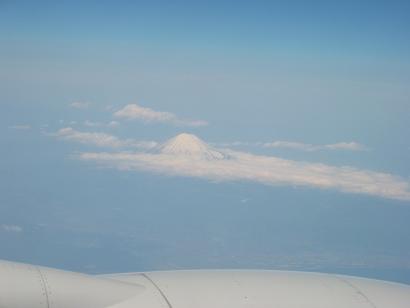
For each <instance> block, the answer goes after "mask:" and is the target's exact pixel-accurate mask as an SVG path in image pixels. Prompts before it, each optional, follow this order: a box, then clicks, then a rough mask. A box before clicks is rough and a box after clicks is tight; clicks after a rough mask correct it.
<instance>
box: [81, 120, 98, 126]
mask: <svg viewBox="0 0 410 308" xmlns="http://www.w3.org/2000/svg"><path fill="white" fill-rule="evenodd" d="M84 125H85V126H88V127H98V126H102V125H103V124H102V123H101V122H93V121H90V120H86V121H84Z"/></svg>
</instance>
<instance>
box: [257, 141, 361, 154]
mask: <svg viewBox="0 0 410 308" xmlns="http://www.w3.org/2000/svg"><path fill="white" fill-rule="evenodd" d="M263 146H264V147H265V148H286V149H293V150H301V151H307V152H314V151H320V150H348V151H363V150H366V147H365V146H363V145H361V144H360V143H357V142H339V143H333V144H324V145H314V144H309V143H303V142H293V141H274V142H268V143H264V144H263Z"/></svg>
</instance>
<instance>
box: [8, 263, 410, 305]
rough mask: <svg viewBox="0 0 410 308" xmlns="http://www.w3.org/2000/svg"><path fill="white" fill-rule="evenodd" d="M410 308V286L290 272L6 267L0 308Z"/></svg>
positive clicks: (10, 264)
mask: <svg viewBox="0 0 410 308" xmlns="http://www.w3.org/2000/svg"><path fill="white" fill-rule="evenodd" d="M6 307H7V308H27V307H30V308H43V307H44V308H79V307H87V308H103V307H107V308H108V307H109V308H409V307H410V286H409V285H404V284H398V283H391V282H385V281H378V280H371V279H363V278H355V277H348V276H340V275H329V274H316V273H304V272H286V271H248V270H246V271H233V270H228V271H208V270H202V271H201V270H200V271H169V272H149V273H128V274H114V275H103V276H91V275H84V274H79V273H72V272H66V271H60V270H55V269H50V268H45V267H38V266H33V265H26V264H19V263H12V262H6V261H0V308H6Z"/></svg>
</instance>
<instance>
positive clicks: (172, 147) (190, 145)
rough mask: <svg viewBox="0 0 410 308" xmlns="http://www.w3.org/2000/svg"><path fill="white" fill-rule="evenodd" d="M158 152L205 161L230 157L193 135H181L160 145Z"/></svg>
mask: <svg viewBox="0 0 410 308" xmlns="http://www.w3.org/2000/svg"><path fill="white" fill-rule="evenodd" d="M156 152H157V153H158V154H166V155H173V156H177V157H186V158H192V159H203V160H222V159H227V158H228V155H226V154H225V153H223V152H221V151H219V150H216V149H214V148H213V147H211V146H210V145H208V144H207V143H206V142H204V141H203V140H201V139H200V138H198V137H197V136H195V135H192V134H187V133H183V134H179V135H177V136H175V137H174V138H171V139H169V140H168V141H167V142H165V143H164V144H162V145H160V146H159V147H158V148H157V149H156Z"/></svg>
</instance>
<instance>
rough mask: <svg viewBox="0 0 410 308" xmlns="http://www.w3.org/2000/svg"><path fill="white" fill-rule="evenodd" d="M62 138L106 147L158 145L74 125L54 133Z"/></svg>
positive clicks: (144, 147) (139, 147) (143, 147)
mask: <svg viewBox="0 0 410 308" xmlns="http://www.w3.org/2000/svg"><path fill="white" fill-rule="evenodd" d="M51 135H52V136H54V137H57V138H58V139H61V140H66V141H71V142H77V143H81V144H85V145H91V146H97V147H106V148H115V149H119V148H136V149H150V148H153V147H155V146H156V145H157V143H156V142H154V141H136V140H134V139H120V138H118V137H116V136H113V135H110V134H106V133H100V132H81V131H78V130H75V129H73V128H72V127H65V128H62V129H60V130H59V131H57V132H56V133H54V134H51Z"/></svg>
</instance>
